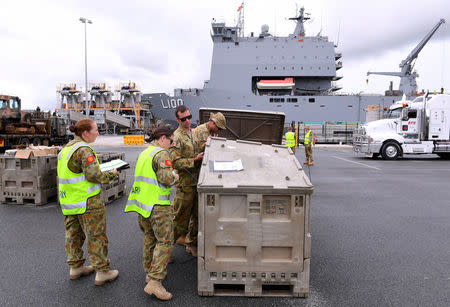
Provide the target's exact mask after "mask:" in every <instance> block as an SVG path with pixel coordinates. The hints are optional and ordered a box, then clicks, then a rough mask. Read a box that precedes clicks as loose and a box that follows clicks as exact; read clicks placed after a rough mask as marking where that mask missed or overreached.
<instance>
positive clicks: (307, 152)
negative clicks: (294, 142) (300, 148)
mask: <svg viewBox="0 0 450 307" xmlns="http://www.w3.org/2000/svg"><path fill="white" fill-rule="evenodd" d="M310 131H311V130H310ZM307 133H308V132H306V133H305V135H306V134H307ZM313 144H314V133H313V132H312V131H311V135H310V140H309V144H304V145H305V156H306V160H305V163H308V164H310V163H314V158H313V152H312V145H313Z"/></svg>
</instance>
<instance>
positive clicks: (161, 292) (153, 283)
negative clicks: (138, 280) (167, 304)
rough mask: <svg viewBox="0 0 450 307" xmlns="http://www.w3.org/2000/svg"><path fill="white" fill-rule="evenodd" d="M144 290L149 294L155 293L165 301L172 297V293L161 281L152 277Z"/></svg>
mask: <svg viewBox="0 0 450 307" xmlns="http://www.w3.org/2000/svg"><path fill="white" fill-rule="evenodd" d="M144 291H145V292H146V293H147V294H149V295H152V294H154V295H155V296H156V297H157V298H159V299H160V300H163V301H168V300H170V299H171V298H172V294H171V293H170V292H167V291H166V289H165V288H164V286H163V285H162V284H161V282H160V281H157V280H154V279H150V281H149V282H148V284H147V285H146V286H145V288H144Z"/></svg>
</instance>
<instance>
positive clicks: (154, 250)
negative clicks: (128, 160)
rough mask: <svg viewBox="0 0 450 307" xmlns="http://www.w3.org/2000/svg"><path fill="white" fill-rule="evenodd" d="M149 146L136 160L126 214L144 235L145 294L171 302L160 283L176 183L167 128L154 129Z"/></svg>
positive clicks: (168, 246)
mask: <svg viewBox="0 0 450 307" xmlns="http://www.w3.org/2000/svg"><path fill="white" fill-rule="evenodd" d="M149 134H150V139H149V140H150V141H151V143H150V145H149V146H148V147H147V149H145V150H144V151H143V152H142V153H141V154H140V155H139V158H138V160H137V164H136V169H135V172H134V183H133V187H132V188H131V192H130V195H129V197H128V202H127V205H126V207H125V212H131V211H134V212H137V213H139V215H138V223H139V227H140V228H141V230H142V232H143V233H144V248H143V255H142V264H143V266H144V271H145V273H146V274H147V275H146V278H145V281H146V283H147V285H146V286H145V288H144V291H145V292H146V293H147V294H150V295H152V294H154V295H155V296H156V297H157V298H159V299H160V300H170V299H171V298H172V294H171V293H169V292H168V291H166V289H165V288H164V286H163V285H162V283H161V282H162V281H163V280H164V278H165V277H166V275H167V264H168V263H169V260H170V255H171V253H172V248H173V209H172V207H171V206H170V199H169V198H170V192H171V186H173V185H175V184H177V183H178V179H179V177H178V174H176V173H175V172H174V171H173V169H172V160H171V158H170V155H169V152H168V151H167V149H168V148H169V147H170V145H171V144H172V142H173V132H172V130H171V129H170V128H169V127H167V126H162V127H157V128H154V129H153V130H152V131H151V132H150V133H149Z"/></svg>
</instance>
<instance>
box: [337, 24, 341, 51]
mask: <svg viewBox="0 0 450 307" xmlns="http://www.w3.org/2000/svg"><path fill="white" fill-rule="evenodd" d="M340 33H341V20H340V19H339V26H338V34H337V41H336V47H337V46H339V34H340Z"/></svg>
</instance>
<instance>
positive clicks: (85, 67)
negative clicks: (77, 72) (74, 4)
mask: <svg viewBox="0 0 450 307" xmlns="http://www.w3.org/2000/svg"><path fill="white" fill-rule="evenodd" d="M79 20H80V21H81V23H84V85H85V88H84V96H85V98H84V101H85V103H86V107H87V110H86V116H89V113H90V111H91V104H90V102H88V85H87V84H88V82H87V24H88V23H90V24H92V20H89V19H87V18H84V17H80V19H79Z"/></svg>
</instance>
